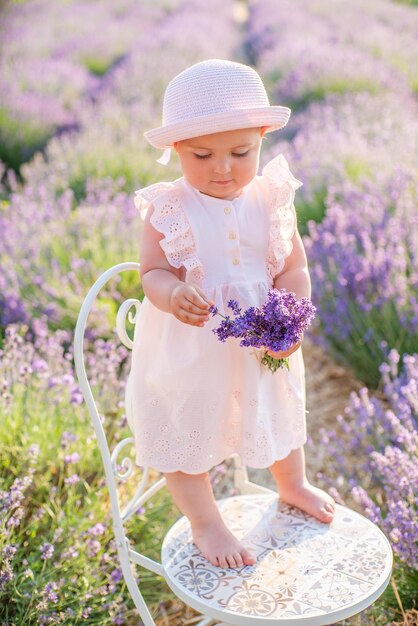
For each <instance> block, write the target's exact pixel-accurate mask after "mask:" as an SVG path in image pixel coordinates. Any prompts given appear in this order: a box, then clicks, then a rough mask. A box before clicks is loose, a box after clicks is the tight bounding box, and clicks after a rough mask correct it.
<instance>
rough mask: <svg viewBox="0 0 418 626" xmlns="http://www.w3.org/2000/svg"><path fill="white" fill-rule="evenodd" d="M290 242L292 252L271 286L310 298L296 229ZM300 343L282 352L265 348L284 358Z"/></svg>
mask: <svg viewBox="0 0 418 626" xmlns="http://www.w3.org/2000/svg"><path fill="white" fill-rule="evenodd" d="M292 244H293V248H292V252H291V253H290V254H289V256H288V257H287V258H286V261H285V264H284V268H283V270H282V271H281V273H280V274H278V275H277V276H276V277H275V279H274V281H273V287H274V288H275V289H286V290H287V291H293V292H294V293H295V294H296V297H297V298H298V299H299V300H300V299H301V298H304V297H307V298H310V297H311V278H310V276H309V271H308V261H307V258H306V252H305V248H304V245H303V241H302V238H301V236H300V235H299V233H298V231H297V230H296V232H295V234H294V235H293V238H292ZM301 343H302V341H299V342H298V343H295V344H294V345H293V346H292V347H291V348H289V350H285V351H282V352H272V351H271V350H267V352H268V354H270V355H271V356H273V357H275V358H277V359H285V358H287V357H288V356H290V355H291V354H293V352H295V351H296V350H297V349H298V348H299V347H300V345H301Z"/></svg>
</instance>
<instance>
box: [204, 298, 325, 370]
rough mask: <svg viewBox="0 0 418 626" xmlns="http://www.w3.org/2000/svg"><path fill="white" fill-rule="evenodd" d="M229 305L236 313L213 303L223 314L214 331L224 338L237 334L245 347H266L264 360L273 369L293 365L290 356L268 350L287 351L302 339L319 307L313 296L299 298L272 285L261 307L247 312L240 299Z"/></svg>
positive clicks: (216, 310) (264, 348) (216, 311)
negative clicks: (315, 304)
mask: <svg viewBox="0 0 418 626" xmlns="http://www.w3.org/2000/svg"><path fill="white" fill-rule="evenodd" d="M227 306H228V308H229V309H231V311H232V312H233V313H234V316H235V317H233V318H231V317H230V316H229V315H226V316H225V315H222V314H221V313H219V310H218V308H217V307H216V306H213V307H211V312H212V315H220V316H221V317H222V318H223V320H222V322H221V323H220V324H219V326H218V328H215V329H214V330H213V332H214V333H215V334H216V335H217V337H218V339H219V340H220V341H222V342H223V341H226V339H228V338H229V337H235V338H237V339H240V340H241V341H240V345H241V346H243V347H253V348H256V349H259V350H263V351H264V354H263V356H262V358H261V363H262V365H265V366H266V367H268V369H270V371H271V372H273V373H274V372H276V371H277V370H278V369H279V368H281V367H286V368H287V369H289V359H288V358H276V357H273V356H271V355H270V354H268V353H267V350H271V351H273V352H282V351H286V350H289V349H290V348H291V347H292V346H293V345H294V344H296V343H298V342H299V341H301V340H302V336H303V333H304V331H305V330H306V329H307V327H308V326H309V324H310V323H311V321H312V320H313V318H314V316H315V311H316V309H315V307H314V306H313V304H312V302H311V300H310V299H309V298H301V299H300V300H298V299H297V298H296V295H295V294H294V293H293V292H288V291H286V290H285V289H270V290H269V292H268V294H267V298H266V301H265V302H264V304H263V305H262V306H261V307H254V306H251V307H249V308H248V309H246V310H245V311H244V312H242V309H241V307H240V305H239V303H238V302H237V301H236V300H229V301H228V303H227Z"/></svg>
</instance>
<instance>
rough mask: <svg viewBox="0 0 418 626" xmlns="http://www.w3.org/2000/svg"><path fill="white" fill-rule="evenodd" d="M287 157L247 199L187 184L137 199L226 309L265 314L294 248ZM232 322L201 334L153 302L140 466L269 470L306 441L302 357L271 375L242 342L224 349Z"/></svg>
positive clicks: (142, 366)
mask: <svg viewBox="0 0 418 626" xmlns="http://www.w3.org/2000/svg"><path fill="white" fill-rule="evenodd" d="M301 184H302V183H301V182H300V181H298V180H297V179H296V178H294V176H293V175H292V174H291V172H290V170H289V167H288V164H287V162H286V159H285V158H284V157H283V155H279V156H277V157H275V158H274V159H273V160H272V161H270V162H269V163H268V164H267V165H266V166H265V167H264V169H263V172H262V175H261V176H256V177H255V179H254V180H253V181H252V182H251V183H250V184H249V185H248V186H247V187H245V188H244V189H243V191H242V193H241V195H240V196H239V197H238V198H237V199H235V200H230V201H228V200H222V199H218V198H213V197H210V196H207V195H205V194H202V193H200V192H199V191H198V190H196V189H194V188H193V187H192V186H191V185H189V184H188V183H187V182H186V181H185V180H184V178H180V179H178V180H176V181H174V182H172V183H157V184H155V185H151V186H150V187H147V188H145V189H141V190H139V191H138V192H136V196H135V204H136V206H137V207H138V209H139V210H140V211H141V214H142V215H144V212H146V210H147V209H148V207H149V206H150V205H151V204H152V205H153V206H154V213H153V215H152V218H151V223H152V225H153V226H154V228H156V230H157V231H159V232H160V233H162V234H163V235H164V237H163V239H161V241H160V245H161V247H162V249H163V251H164V253H165V255H166V257H167V259H168V261H169V263H170V264H171V265H172V266H173V267H176V268H179V267H183V268H185V272H186V274H185V280H186V282H189V283H193V284H196V285H199V286H200V287H201V288H202V289H203V290H204V291H205V293H206V295H207V297H208V298H209V299H212V300H214V301H215V303H216V305H217V307H218V308H219V310H220V312H221V313H223V314H231V315H232V312H231V311H230V310H229V309H228V308H227V302H228V301H229V300H230V299H231V298H232V299H234V300H238V302H239V303H240V305H241V306H242V308H243V309H244V308H247V307H249V306H252V305H254V306H260V305H261V304H262V303H263V302H264V300H265V298H266V294H267V292H268V290H269V289H270V288H271V287H272V284H273V278H274V276H276V275H277V274H279V273H280V271H281V270H282V269H283V266H284V261H285V258H286V257H287V256H288V255H289V254H290V252H291V250H292V242H291V239H292V237H293V234H294V232H295V228H296V217H295V211H294V205H293V201H294V196H295V190H296V189H297V188H298V187H300V186H301ZM221 319H222V318H221V317H219V316H215V317H211V318H210V320H209V321H208V322H207V323H206V325H205V326H204V327H203V328H201V327H194V326H190V325H188V324H184V323H182V322H180V321H179V320H177V319H176V318H175V317H174V316H173V315H171V314H170V313H165V312H163V311H160V310H159V309H158V308H156V307H155V306H154V305H153V304H152V303H151V302H150V301H149V300H148V299H147V298H144V301H143V303H142V305H141V308H140V313H139V316H138V320H137V323H136V326H135V335H134V347H133V351H132V366H131V372H130V377H132V378H131V381H130V383H131V389H132V404H131V406H132V421H131V422H132V423H131V424H130V426H131V428H132V430H133V432H134V436H135V447H136V462H137V464H138V465H140V466H145V465H148V466H150V467H153V468H155V469H157V470H160V471H162V472H174V471H183V472H186V473H189V474H197V473H201V472H205V471H208V470H209V469H210V468H212V467H213V466H214V465H217V464H219V463H221V462H222V461H223V460H224V459H226V458H227V457H229V456H230V455H231V454H233V453H238V454H239V455H240V457H241V459H242V461H243V462H244V464H245V465H247V466H249V467H256V468H265V467H268V466H270V465H271V464H272V463H274V461H276V460H280V459H283V458H285V457H286V456H287V455H288V454H289V453H290V451H291V450H292V449H295V448H299V447H300V446H301V445H303V444H304V443H305V441H306V426H305V373H304V365H303V358H302V351H301V349H299V350H297V351H296V352H294V353H293V354H292V355H291V357H290V372H288V371H287V370H286V369H279V370H278V371H277V372H276V373H274V374H273V373H271V372H270V371H269V370H268V369H266V368H265V367H264V366H262V365H261V364H260V361H259V359H258V358H257V356H256V355H255V354H254V353H253V352H252V350H251V348H243V347H241V346H240V345H239V340H237V339H227V341H226V342H225V343H222V342H220V341H219V339H218V338H217V336H216V335H215V334H214V333H213V332H212V329H213V328H215V327H216V326H218V325H219V323H220V322H221Z"/></svg>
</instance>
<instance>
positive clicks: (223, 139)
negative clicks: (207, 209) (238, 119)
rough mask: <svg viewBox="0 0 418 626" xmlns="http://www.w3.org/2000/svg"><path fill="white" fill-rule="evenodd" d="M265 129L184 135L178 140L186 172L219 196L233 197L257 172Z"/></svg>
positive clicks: (201, 188) (195, 184)
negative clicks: (189, 136)
mask: <svg viewBox="0 0 418 626" xmlns="http://www.w3.org/2000/svg"><path fill="white" fill-rule="evenodd" d="M263 135H264V130H263V129H260V128H243V129H240V130H228V131H225V132H222V133H213V134H211V135H202V136H200V137H194V138H193V139H184V140H183V141H178V142H176V143H175V144H174V148H175V149H176V151H177V153H178V155H179V158H180V162H181V168H182V170H183V175H184V177H185V179H186V180H187V182H188V183H190V184H191V185H192V186H193V187H195V188H196V189H198V190H199V191H201V192H202V193H205V194H207V195H208V196H213V197H215V198H224V199H226V200H228V199H232V198H234V197H235V196H237V195H238V193H239V192H240V190H241V189H242V188H243V187H245V186H246V185H248V183H250V182H251V181H252V179H253V178H254V176H255V175H256V174H257V170H258V162H259V156H260V147H261V141H262V137H263Z"/></svg>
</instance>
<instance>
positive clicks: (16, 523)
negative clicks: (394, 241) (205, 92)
mask: <svg viewBox="0 0 418 626" xmlns="http://www.w3.org/2000/svg"><path fill="white" fill-rule="evenodd" d="M232 15H233V13H232V4H230V3H224V2H223V1H222V0H216V1H215V2H211V3H210V5H207V4H206V3H202V2H200V1H199V0H157V1H156V2H153V3H147V2H140V3H138V2H132V1H130V0H123V1H122V2H118V3H114V2H107V1H106V0H104V1H102V0H101V1H100V2H92V3H87V4H86V3H83V2H81V3H80V2H78V1H76V0H70V1H69V2H66V3H64V4H62V3H58V4H57V3H53V2H51V1H47V0H34V1H33V2H30V3H23V4H16V3H14V4H13V5H9V8H8V12H7V27H6V26H4V24H3V22H2V24H3V26H4V32H6V31H7V33H8V36H7V37H6V38H5V44H4V49H5V52H4V56H3V61H2V62H3V63H4V66H7V68H8V71H7V72H6V73H5V72H3V78H2V80H4V81H5V86H6V87H7V93H8V94H9V95H8V97H7V98H6V100H5V108H7V113H6V114H4V116H3V117H2V116H1V115H0V134H1V137H2V138H3V139H4V143H3V142H0V143H2V145H3V148H4V150H5V152H4V153H2V158H3V160H4V167H3V169H4V170H6V165H9V166H16V165H17V164H19V165H20V170H19V175H16V174H15V173H14V171H13V170H12V169H8V170H7V172H5V175H4V177H3V187H2V189H1V202H2V204H1V210H0V231H1V233H2V237H1V242H0V264H1V271H0V287H1V289H0V293H1V295H0V317H1V320H0V328H1V329H2V336H1V338H0V347H1V350H0V384H1V386H2V391H1V397H0V413H1V419H2V429H1V449H2V455H1V474H0V618H1V619H0V621H1V622H2V623H3V622H4V623H8V624H25V626H30V625H31V624H33V625H34V626H35V625H44V624H68V625H71V626H74V625H75V624H101V625H106V624H121V625H123V624H137V623H138V616H137V614H136V611H134V609H133V603H132V601H131V600H130V597H129V594H128V592H127V590H126V587H125V586H124V584H123V581H122V580H121V579H122V576H121V571H120V569H119V568H118V566H117V562H118V561H117V558H116V547H115V545H114V541H113V540H112V536H113V532H112V524H111V519H110V514H109V507H108V495H107V488H106V485H105V481H104V479H103V467H102V463H101V459H100V457H99V454H98V450H97V442H96V438H95V436H94V435H93V432H92V428H91V422H90V419H89V416H88V414H87V411H86V408H85V406H84V405H83V403H82V396H81V393H80V390H79V388H78V385H77V382H76V381H75V379H74V370H73V354H72V341H73V329H74V324H75V319H76V315H77V313H78V310H79V307H80V304H81V301H82V299H83V298H84V296H85V294H86V292H87V290H88V288H89V287H90V286H91V284H92V283H93V282H94V280H95V279H96V278H97V276H98V275H99V274H100V273H101V272H102V271H104V270H105V269H108V267H110V266H112V265H114V264H116V263H119V262H121V261H123V260H129V259H136V258H137V256H138V249H137V242H138V235H139V232H138V229H139V220H138V216H137V213H136V211H135V209H134V207H133V203H132V192H133V190H134V189H136V188H138V187H140V186H142V185H145V184H148V183H151V182H153V181H154V180H155V178H156V175H158V174H159V175H160V176H163V175H164V170H163V169H162V168H161V169H160V170H158V167H159V166H158V165H156V164H155V159H156V158H158V154H155V151H153V150H151V149H150V148H149V147H147V146H146V145H145V141H144V139H143V136H142V135H143V132H144V130H146V129H147V128H150V127H152V126H157V125H158V124H159V117H160V110H161V97H162V94H163V87H164V85H165V84H166V82H167V81H168V80H169V79H170V78H171V77H172V75H173V74H175V73H176V72H179V71H181V70H182V69H184V68H185V67H187V66H188V65H190V64H192V63H194V62H196V61H199V60H201V59H204V58H208V57H214V56H221V57H225V58H228V57H229V58H233V57H234V49H235V46H236V44H237V40H238V30H237V27H236V24H235V22H234V21H233V19H232ZM186 32H187V40H186V39H185V33H186ZM207 32H211V33H212V35H211V37H206V36H202V33H205V35H206V33H207ZM97 33H99V34H97ZM41 34H43V35H44V36H43V37H42V36H41ZM25 42H27V44H26V43H25ZM168 51H169V53H168ZM35 70H36V71H35ZM18 74H19V75H20V76H21V77H22V80H21V82H20V83H19V84H17V85H15V86H12V84H11V83H13V80H14V77H15V76H16V75H18ZM51 81H52V82H53V85H52V84H51ZM72 81H73V82H74V86H73V90H74V91H76V90H77V89H78V92H77V94H75V93H74V92H73V91H71V89H70V88H69V90H70V93H69V96H68V101H65V102H64V100H63V98H64V96H65V93H66V90H65V85H66V84H67V83H68V84H69V85H71V84H72ZM2 93H5V92H4V90H2ZM45 113H47V114H45ZM64 113H65V115H64ZM12 118H13V119H12ZM45 119H48V120H49V121H48V123H47V124H46V122H45ZM4 120H5V121H4ZM3 121H4V124H3ZM65 125H68V127H69V128H68V127H67V132H66V133H65V134H63V132H62V131H63V129H64V126H65ZM16 127H18V128H19V132H20V133H21V135H20V136H17V135H16V133H15V128H16ZM33 129H35V130H36V133H35V131H34V130H33ZM36 134H39V135H40V136H41V140H40V141H39V142H32V137H33V136H34V135H36ZM46 142H47V143H46ZM40 146H44V149H43V153H39V152H37V153H36V154H35V156H34V158H33V159H32V160H30V161H29V162H28V163H23V162H24V161H26V159H27V157H28V156H29V155H30V154H31V152H32V151H33V150H34V149H36V148H38V147H40ZM8 155H12V156H11V157H10V158H9V156H8ZM156 173H157V174H156ZM165 175H168V176H174V175H175V176H177V175H178V170H177V169H176V166H175V165H171V166H170V167H169V168H168V170H165ZM22 181H23V182H22ZM128 295H132V296H134V297H138V295H139V294H138V277H137V276H136V275H135V274H134V273H132V275H130V273H125V274H124V275H123V277H122V279H121V280H120V281H119V282H118V281H115V282H114V284H112V285H111V286H110V287H109V288H108V289H106V290H104V291H103V293H102V297H101V299H100V302H99V303H98V305H97V306H96V307H95V309H94V311H93V314H92V316H91V317H90V319H89V324H88V326H89V330H88V337H87V342H86V354H87V363H86V366H87V372H88V375H89V379H90V382H91V384H92V388H93V392H94V394H95V396H96V398H98V408H99V411H100V416H101V419H102V421H103V423H104V425H105V428H106V432H107V436H108V441H109V444H110V447H111V448H114V446H115V445H116V444H117V442H118V441H119V440H120V439H121V438H123V437H124V436H126V435H128V434H129V431H128V429H127V426H126V418H125V415H124V411H123V391H124V389H123V386H124V383H123V381H124V379H125V378H126V373H127V368H128V365H129V355H128V353H127V350H125V349H124V348H121V347H120V343H119V341H118V340H116V339H115V337H114V335H113V333H114V330H113V329H114V325H115V316H114V314H115V311H116V308H117V305H118V303H119V302H120V301H121V299H122V298H124V297H126V296H128ZM132 459H133V451H132ZM138 474H139V473H137V474H136V475H135V477H134V480H133V481H132V483H133V484H132V485H128V486H127V487H126V488H125V489H124V491H126V492H127V493H126V494H125V495H126V496H127V495H128V494H129V493H130V494H131V495H133V490H134V489H135V486H136V485H137V484H138V480H139V478H140V476H139V475H138ZM177 514H178V513H177V512H176V510H174V508H173V505H172V503H171V499H170V498H169V497H168V495H167V494H166V493H164V492H160V494H159V495H158V497H157V498H156V499H154V500H153V503H152V504H151V505H150V506H149V507H147V510H145V511H144V510H142V509H140V510H138V511H137V515H136V516H135V517H134V519H133V521H132V527H131V529H130V536H132V539H133V540H135V539H137V540H138V546H139V547H141V548H142V549H143V550H144V552H145V553H146V554H147V555H148V556H150V557H151V558H154V559H158V558H159V546H160V541H161V538H162V537H163V536H164V534H165V532H166V530H167V529H168V527H169V526H170V525H171V524H172V523H173V520H174V519H175V517H176V516H177ZM137 575H138V578H139V581H140V586H141V591H142V592H143V594H144V597H145V598H146V600H147V602H148V603H149V604H150V605H151V609H152V612H153V614H154V615H156V616H158V614H159V606H160V604H161V603H165V602H166V601H169V599H170V598H172V597H173V596H172V594H171V592H170V591H169V589H168V588H167V587H166V586H165V584H164V583H163V581H162V579H160V578H158V577H156V576H155V575H154V574H152V573H150V572H147V571H145V570H138V571H137Z"/></svg>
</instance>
